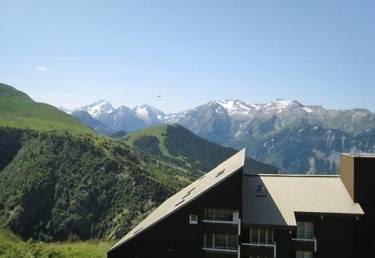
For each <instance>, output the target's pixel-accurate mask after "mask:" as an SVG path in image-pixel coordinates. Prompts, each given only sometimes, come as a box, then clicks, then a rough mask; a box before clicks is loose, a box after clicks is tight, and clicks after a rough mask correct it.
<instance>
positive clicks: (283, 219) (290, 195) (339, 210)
mask: <svg viewBox="0 0 375 258" xmlns="http://www.w3.org/2000/svg"><path fill="white" fill-rule="evenodd" d="M243 184H244V185H243V189H244V190H243V191H244V197H243V222H244V223H246V224H256V225H277V226H296V218H295V212H307V213H326V214H328V213H329V214H331V213H332V214H352V215H362V214H363V210H362V208H361V207H360V205H359V204H357V203H354V202H353V200H352V199H351V197H350V195H349V193H348V191H347V190H346V188H345V186H344V184H343V183H342V181H341V178H340V177H339V176H303V175H300V176H298V175H254V176H245V177H244V180H243ZM258 185H264V186H265V188H266V195H265V196H257V194H256V189H257V187H258Z"/></svg>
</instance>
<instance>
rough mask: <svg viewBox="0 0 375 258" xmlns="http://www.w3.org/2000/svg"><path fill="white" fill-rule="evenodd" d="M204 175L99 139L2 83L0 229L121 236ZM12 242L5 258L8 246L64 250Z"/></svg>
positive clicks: (46, 235) (48, 236)
mask: <svg viewBox="0 0 375 258" xmlns="http://www.w3.org/2000/svg"><path fill="white" fill-rule="evenodd" d="M199 175H200V174H194V173H192V172H191V171H190V170H186V169H185V168H183V167H180V166H179V165H178V164H176V163H173V162H172V163H171V162H168V161H166V160H162V159H159V158H156V157H155V156H153V155H150V154H147V153H144V152H140V151H139V150H137V149H136V148H132V147H130V146H128V145H126V144H124V143H123V142H121V141H117V140H114V139H110V138H107V137H102V136H99V135H97V134H95V133H94V132H92V131H91V130H89V129H87V128H86V127H85V126H84V125H82V124H81V123H80V122H78V121H77V120H75V119H74V118H71V117H70V116H68V115H67V114H65V113H64V112H61V111H60V110H58V109H56V108H54V107H51V106H49V105H45V104H40V103H37V102H34V101H33V100H32V99H30V98H29V97H28V96H27V95H26V94H24V93H22V92H20V91H17V90H16V89H14V88H12V87H10V86H7V85H4V84H0V227H6V228H8V229H11V230H12V231H13V232H14V233H16V234H18V235H20V236H21V237H22V238H23V239H29V238H33V239H36V240H47V241H56V240H57V241H63V240H66V239H67V238H68V237H69V236H71V235H72V236H73V237H74V238H80V239H91V238H101V239H114V238H119V237H122V236H123V235H124V234H125V233H126V232H127V231H128V230H130V228H132V227H133V226H134V225H135V224H137V223H138V222H139V221H140V220H141V219H142V218H144V216H146V215H147V214H148V213H149V212H150V211H151V210H152V209H153V208H154V207H156V206H158V205H159V204H160V203H161V202H162V201H163V200H165V199H166V198H167V197H168V196H170V195H171V194H173V193H174V192H176V191H177V190H179V189H180V188H182V187H183V186H185V185H186V184H188V183H189V182H191V181H192V180H193V179H194V178H197V177H198V176H199ZM0 242H4V241H1V240H0ZM8 243H10V244H9V245H6V247H4V245H3V246H2V248H3V249H2V252H3V254H4V252H5V251H4V248H6V249H7V250H9V252H13V251H14V250H15V249H14V248H16V249H17V248H18V247H19V248H23V247H25V249H30V248H31V249H33V248H34V247H35V248H39V247H40V248H41V249H44V248H46V250H47V249H48V250H52V249H53V248H54V247H60V245H58V244H57V245H56V246H55V245H53V244H48V245H45V244H40V245H39V244H38V245H29V243H23V242H17V241H15V242H13V244H14V245H16V246H15V247H14V246H13V244H11V242H8ZM83 245H84V244H83ZM64 246H66V245H64ZM52 247H53V248H52ZM51 248H52V249H51ZM61 248H62V249H64V248H65V247H61ZM69 248H71V249H72V250H73V249H75V248H78V249H79V248H80V245H78V244H77V245H72V246H70V247H69ZM104 249H106V248H104V247H103V249H102V250H101V251H100V252H101V254H102V256H103V255H104ZM6 252H8V251H6ZM41 252H42V251H41ZM72 252H73V251H72ZM4 255H5V254H4ZM22 255H24V254H22ZM8 257H12V255H11V256H8ZM14 257H22V256H21V254H20V255H18V256H17V255H16V256H14ZM26 257H28V256H26ZM30 257H44V256H42V255H34V256H30ZM51 257H55V256H51ZM56 257H60V256H56ZM61 257H65V256H61ZM66 257H75V256H72V255H67V256H66ZM77 257H80V256H77ZM90 257H96V256H94V255H93V256H90Z"/></svg>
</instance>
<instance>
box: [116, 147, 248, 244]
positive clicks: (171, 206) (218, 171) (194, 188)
mask: <svg viewBox="0 0 375 258" xmlns="http://www.w3.org/2000/svg"><path fill="white" fill-rule="evenodd" d="M244 163H245V149H243V150H241V151H239V152H237V153H236V154H235V155H233V156H232V157H230V158H229V159H227V160H226V161H224V162H223V163H221V164H220V165H218V166H217V167H216V168H214V169H213V170H211V171H210V172H208V173H207V174H205V175H203V176H202V177H201V178H199V179H198V180H196V181H195V182H193V183H191V184H190V185H188V186H187V187H185V188H184V189H182V190H181V191H179V192H178V193H176V194H175V195H173V196H171V197H170V198H168V199H167V200H166V201H165V202H163V203H162V204H161V205H160V206H159V207H158V208H157V209H155V210H154V211H153V212H152V213H151V214H150V215H148V216H147V217H146V218H145V219H144V220H143V221H142V222H141V223H139V224H138V225H137V226H136V227H134V228H133V229H132V230H131V231H130V232H129V233H128V234H126V235H125V236H124V237H123V238H122V239H121V240H120V241H118V242H117V243H116V244H115V245H114V246H113V247H112V248H111V250H113V249H115V248H117V247H119V246H120V245H122V244H124V243H125V242H127V241H128V240H130V239H132V238H134V237H135V236H137V235H138V234H140V233H141V232H143V231H145V230H147V229H148V228H149V227H151V226H152V225H154V224H156V223H158V222H160V221H161V220H163V219H165V218H166V217H168V216H169V215H171V214H172V213H174V212H175V211H177V210H178V209H180V208H181V207H184V206H185V205H187V204H188V203H190V202H191V201H193V200H194V199H196V198H197V197H199V196H201V195H202V194H203V193H205V192H207V191H208V190H209V189H211V188H212V187H214V186H215V185H217V184H219V183H221V182H223V181H224V180H225V179H226V178H228V177H229V176H231V175H233V174H234V173H235V172H237V171H238V170H239V169H241V168H242V167H243V166H244Z"/></svg>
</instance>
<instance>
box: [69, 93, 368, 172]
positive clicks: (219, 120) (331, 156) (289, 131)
mask: <svg viewBox="0 0 375 258" xmlns="http://www.w3.org/2000/svg"><path fill="white" fill-rule="evenodd" d="M79 110H86V112H87V113H88V114H89V115H92V116H93V118H94V119H97V120H98V121H100V123H102V124H104V125H105V126H107V127H109V128H111V129H112V130H113V131H120V130H123V131H127V132H130V131H135V130H139V129H142V128H145V127H148V126H152V125H157V124H160V123H178V124H181V125H182V126H184V127H186V128H188V129H189V130H191V131H192V132H194V133H195V134H197V135H199V136H201V137H202V138H205V139H207V140H210V141H213V142H216V143H219V144H223V145H228V146H231V147H235V148H242V147H247V151H248V152H249V153H250V155H251V156H253V157H254V158H256V159H259V160H261V161H265V162H267V163H270V164H273V165H275V166H278V167H280V168H282V169H283V170H285V171H288V172H301V171H302V172H303V171H308V172H310V173H315V172H317V171H318V172H328V173H332V172H333V171H336V170H337V166H338V161H339V155H340V152H353V151H363V152H375V114H373V113H371V112H369V111H368V110H366V109H351V110H332V109H325V108H323V107H322V106H318V105H309V106H306V105H303V104H301V103H299V102H298V101H295V100H283V99H277V100H275V101H270V102H268V103H263V104H249V103H246V102H244V101H241V100H236V99H229V100H219V101H211V102H208V103H206V104H203V105H200V106H198V107H196V108H193V109H190V110H185V111H183V112H178V113H172V114H165V113H163V112H162V111H160V110H159V109H156V108H154V107H151V106H148V105H142V106H136V107H134V108H128V107H126V106H121V107H119V108H113V107H112V105H111V104H110V103H108V102H105V101H99V102H97V103H94V104H91V105H89V106H86V107H83V108H80V109H79ZM73 115H74V113H73ZM81 117H83V116H82V114H81ZM78 119H79V117H78ZM85 119H86V121H89V120H88V119H87V117H85ZM90 121H91V120H90ZM83 122H84V121H83Z"/></svg>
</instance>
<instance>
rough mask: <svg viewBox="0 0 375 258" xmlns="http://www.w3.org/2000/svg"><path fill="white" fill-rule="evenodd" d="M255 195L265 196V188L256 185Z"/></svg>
mask: <svg viewBox="0 0 375 258" xmlns="http://www.w3.org/2000/svg"><path fill="white" fill-rule="evenodd" d="M256 194H257V196H266V187H265V186H264V185H258V187H257V190H256Z"/></svg>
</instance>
